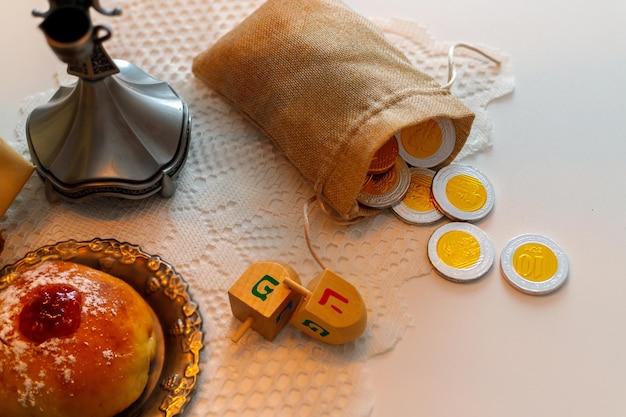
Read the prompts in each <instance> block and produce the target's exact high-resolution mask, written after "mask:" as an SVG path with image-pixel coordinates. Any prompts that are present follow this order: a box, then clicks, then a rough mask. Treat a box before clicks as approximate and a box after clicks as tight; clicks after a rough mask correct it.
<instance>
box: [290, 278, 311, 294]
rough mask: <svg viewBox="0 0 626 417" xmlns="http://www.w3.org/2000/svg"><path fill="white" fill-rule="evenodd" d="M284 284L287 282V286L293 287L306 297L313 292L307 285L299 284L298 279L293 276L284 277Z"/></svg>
mask: <svg viewBox="0 0 626 417" xmlns="http://www.w3.org/2000/svg"><path fill="white" fill-rule="evenodd" d="M283 284H285V285H286V286H288V287H289V288H291V289H292V290H293V291H295V292H297V293H298V294H300V295H301V296H303V297H305V298H306V297H309V296H310V295H311V294H313V293H312V292H311V291H309V290H308V289H307V288H306V287H303V286H302V285H300V284H298V283H297V282H296V281H294V280H292V279H291V278H283Z"/></svg>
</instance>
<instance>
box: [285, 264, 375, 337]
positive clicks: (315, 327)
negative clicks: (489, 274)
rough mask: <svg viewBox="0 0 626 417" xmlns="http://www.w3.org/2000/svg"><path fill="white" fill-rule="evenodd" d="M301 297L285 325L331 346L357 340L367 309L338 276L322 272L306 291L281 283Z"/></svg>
mask: <svg viewBox="0 0 626 417" xmlns="http://www.w3.org/2000/svg"><path fill="white" fill-rule="evenodd" d="M284 283H285V285H287V286H290V287H291V288H292V289H293V290H294V291H297V292H298V293H300V294H301V295H302V296H303V297H305V299H304V301H302V303H300V306H299V307H298V309H297V310H296V312H295V313H294V314H293V316H292V317H291V320H289V323H290V324H292V325H294V326H296V327H297V328H299V329H300V330H302V331H303V332H304V333H306V334H307V335H309V336H311V337H312V338H314V339H316V340H319V341H322V342H325V343H330V344H333V345H337V344H342V343H347V342H350V341H352V340H354V339H356V338H357V337H359V336H360V335H361V334H362V333H363V331H364V330H365V326H366V324H367V310H366V309H365V303H364V302H363V298H362V297H361V294H360V293H359V291H358V290H357V289H356V288H355V287H354V286H353V285H352V284H350V283H349V282H347V281H346V280H344V279H343V278H341V277H340V276H339V275H337V274H335V273H333V272H331V271H329V270H325V271H323V272H321V273H319V274H318V275H317V276H316V277H315V278H314V279H313V280H312V281H311V282H309V284H308V285H307V288H305V287H303V286H301V285H299V284H298V283H297V282H294V281H290V280H284Z"/></svg>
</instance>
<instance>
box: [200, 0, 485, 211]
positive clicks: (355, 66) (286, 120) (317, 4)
mask: <svg viewBox="0 0 626 417" xmlns="http://www.w3.org/2000/svg"><path fill="white" fill-rule="evenodd" d="M192 70H193V72H194V74H195V75H196V76H197V77H198V78H200V79H201V80H203V81H204V82H205V83H206V84H207V85H208V86H210V87H211V88H212V89H214V90H215V91H217V92H218V93H220V94H221V95H223V96H224V97H225V98H227V99H228V100H229V101H231V102H232V103H233V105H234V106H236V107H237V108H238V109H239V111H241V112H242V113H243V114H244V115H245V116H246V117H247V118H249V119H250V120H251V121H252V122H253V123H254V124H256V125H257V126H258V127H259V128H260V129H261V130H262V131H263V132H264V133H265V134H266V135H267V136H268V137H270V138H271V140H272V141H273V142H274V143H275V144H276V145H277V146H278V147H279V148H280V149H281V150H282V151H283V152H284V153H285V155H286V156H287V157H288V158H289V160H290V161H291V162H292V163H293V164H294V165H295V166H296V167H297V168H298V169H299V170H300V171H301V172H302V174H303V175H304V176H305V177H306V178H307V179H308V181H309V182H310V183H311V184H312V186H313V188H314V191H315V193H316V194H317V196H318V198H320V199H321V200H322V201H323V202H325V203H327V204H328V205H330V206H331V207H332V208H333V209H334V210H336V212H337V214H338V215H339V216H340V217H341V218H343V219H346V220H350V219H354V218H356V217H359V216H364V215H369V214H372V213H374V212H375V211H374V210H371V209H367V208H365V207H363V206H360V205H359V204H358V203H357V201H356V196H357V194H358V192H359V190H360V189H361V186H362V184H363V181H364V179H365V176H366V174H367V170H368V167H369V165H370V162H371V161H372V158H373V155H374V153H375V152H376V150H377V149H378V148H379V147H380V146H382V145H383V144H384V143H385V141H387V140H388V139H389V138H390V137H391V135H392V134H394V132H397V131H399V130H400V129H402V128H404V127H407V126H411V125H415V124H419V123H422V122H424V121H426V120H429V119H432V118H434V117H447V118H450V119H451V120H452V121H453V123H454V127H455V130H456V145H455V149H454V151H453V152H452V154H451V155H450V157H449V158H448V159H447V160H446V161H444V162H443V163H442V164H441V165H445V164H447V163H449V162H450V161H452V159H453V158H454V157H455V156H456V154H457V153H458V152H459V151H460V150H461V148H462V147H463V145H464V143H465V141H466V139H467V137H468V135H469V132H470V129H471V125H472V122H473V120H474V114H473V113H472V112H471V111H470V110H469V109H468V108H466V107H465V106H464V105H463V104H462V103H460V102H459V101H458V100H457V99H455V98H454V97H453V96H452V95H451V94H450V93H449V92H448V91H446V90H444V89H442V88H441V86H440V85H439V84H438V83H436V82H435V81H434V80H433V79H432V78H431V77H430V76H428V75H426V74H424V73H422V72H420V71H418V70H417V69H416V68H415V67H414V66H413V65H412V64H411V63H410V62H409V60H408V59H407V58H406V56H404V55H403V54H402V52H400V51H399V50H398V49H397V48H395V47H394V46H393V45H391V44H390V42H389V41H388V39H387V38H386V37H385V36H384V34H383V33H382V32H381V31H380V30H379V29H378V28H377V27H376V26H375V25H374V24H373V23H372V22H371V21H369V20H368V19H366V18H364V17H362V16H360V15H359V14H357V13H356V12H354V11H353V10H351V9H350V8H349V7H347V6H346V5H345V4H344V3H343V2H341V1H338V0H269V1H267V2H266V3H264V4H263V5H262V6H261V7H260V8H259V9H257V10H256V11H255V12H254V13H253V14H252V15H250V16H249V17H248V18H247V19H246V20H244V21H243V22H242V23H241V24H240V25H239V26H237V27H236V28H235V29H233V30H232V31H231V32H229V33H227V34H226V35H225V36H223V37H222V38H221V39H219V40H218V41H217V42H216V43H215V44H214V45H212V46H211V47H210V48H208V50H206V51H204V52H202V53H200V54H199V55H198V56H197V57H195V59H194V62H193V67H192Z"/></svg>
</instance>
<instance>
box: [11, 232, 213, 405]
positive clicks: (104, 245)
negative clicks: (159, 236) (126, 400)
mask: <svg viewBox="0 0 626 417" xmlns="http://www.w3.org/2000/svg"><path fill="white" fill-rule="evenodd" d="M49 259H55V260H63V261H71V262H75V263H79V264H83V265H86V266H89V267H92V268H95V269H100V270H103V271H104V272H107V273H108V274H111V275H113V276H115V277H118V278H120V279H122V280H124V281H126V282H127V283H129V284H130V285H131V286H132V287H133V288H134V289H135V290H136V291H137V292H138V293H139V294H141V295H142V296H143V298H144V299H145V300H146V301H147V302H148V304H149V305H150V307H152V310H153V313H154V315H155V316H156V318H157V322H158V323H159V324H160V329H157V339H158V343H157V346H158V347H157V354H156V357H155V360H154V362H153V364H152V367H151V370H150V377H149V380H148V384H147V385H146V389H145V390H144V392H143V394H142V395H141V397H139V399H137V401H135V402H134V403H133V404H132V405H131V406H130V407H128V408H127V409H126V410H124V411H123V412H121V413H120V414H118V415H117V416H116V417H138V416H141V417H163V416H167V417H171V416H177V415H181V414H182V413H183V411H184V407H185V405H186V404H187V403H188V402H189V401H190V400H191V394H192V391H193V390H194V388H195V385H196V382H197V380H198V375H199V373H200V367H199V361H200V350H201V349H202V348H203V332H202V318H201V316H200V312H199V309H198V305H197V304H196V303H195V302H194V301H193V300H192V299H191V297H190V294H189V291H188V284H187V283H186V282H185V281H184V280H183V278H182V277H181V276H180V275H179V274H178V273H176V271H175V270H174V268H173V267H172V266H171V265H170V264H168V263H167V262H164V261H163V260H161V258H159V257H158V256H155V255H150V254H147V253H145V252H144V251H142V250H141V248H140V247H139V246H137V245H133V244H130V243H120V242H118V241H117V240H114V239H94V240H91V241H85V242H78V241H75V240H68V241H64V242H59V243H56V244H54V245H49V246H43V247H41V248H39V249H37V250H35V251H33V252H29V253H27V254H26V256H25V257H24V258H22V259H20V260H19V261H17V262H15V263H14V264H12V265H7V266H5V267H3V268H2V270H0V291H2V290H4V289H5V288H6V287H7V286H9V285H11V282H13V281H14V280H15V279H16V278H17V277H18V276H19V275H18V272H19V270H20V269H23V268H25V267H29V266H31V265H34V264H36V263H38V262H42V261H45V260H49ZM157 327H159V326H157Z"/></svg>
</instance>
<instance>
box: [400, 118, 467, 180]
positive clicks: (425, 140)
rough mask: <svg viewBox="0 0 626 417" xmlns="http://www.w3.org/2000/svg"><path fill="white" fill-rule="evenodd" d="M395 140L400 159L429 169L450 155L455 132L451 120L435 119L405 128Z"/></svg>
mask: <svg viewBox="0 0 626 417" xmlns="http://www.w3.org/2000/svg"><path fill="white" fill-rule="evenodd" d="M397 138H398V148H399V149H398V151H399V154H400V156H401V157H402V159H404V160H405V161H406V162H407V163H408V164H409V165H411V166H414V167H420V168H431V167H434V166H436V165H439V164H440V163H442V162H444V161H445V160H446V159H447V158H448V157H449V156H450V155H451V154H452V151H453V150H454V145H455V143H456V131H455V128H454V124H453V123H452V120H450V119H448V118H443V117H437V118H434V119H430V120H427V121H425V122H423V123H419V124H417V125H413V126H409V127H405V128H404V129H402V130H401V131H400V132H398V133H397Z"/></svg>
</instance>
